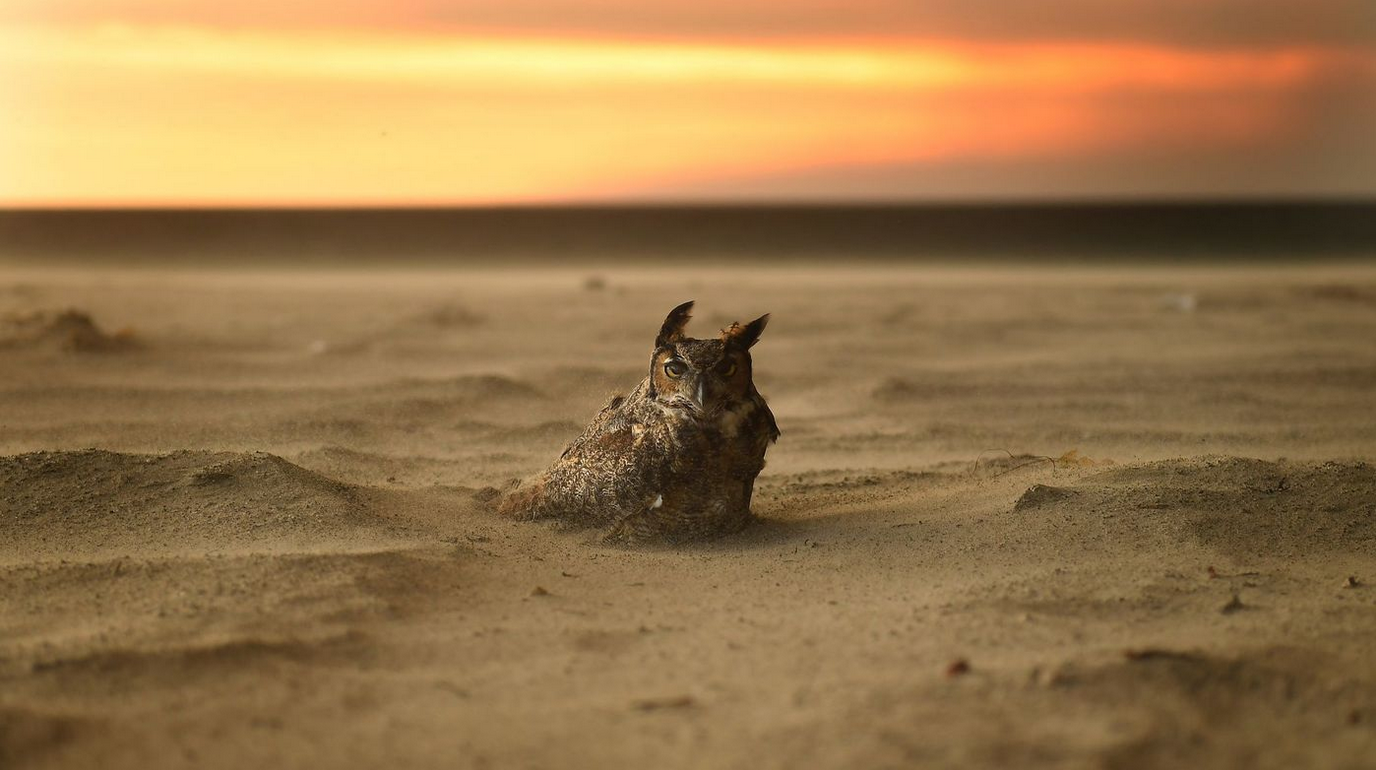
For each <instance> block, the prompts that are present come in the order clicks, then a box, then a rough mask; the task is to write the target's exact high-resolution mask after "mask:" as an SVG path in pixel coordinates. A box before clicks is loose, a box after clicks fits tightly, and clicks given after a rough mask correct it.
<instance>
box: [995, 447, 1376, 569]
mask: <svg viewBox="0 0 1376 770" xmlns="http://www.w3.org/2000/svg"><path fill="white" fill-rule="evenodd" d="M1014 512H1015V513H1023V514H1026V515H1029V516H1042V517H1047V516H1055V515H1056V514H1061V515H1068V516H1070V517H1071V518H1072V519H1074V520H1075V521H1074V522H1073V523H1075V524H1076V525H1079V526H1077V527H1076V528H1075V529H1076V531H1077V532H1078V533H1079V536H1080V537H1082V538H1083V539H1085V540H1098V541H1100V543H1101V544H1106V543H1110V542H1111V543H1114V544H1116V545H1117V546H1125V545H1133V544H1145V540H1144V538H1148V539H1155V540H1156V541H1157V542H1158V543H1159V544H1162V545H1168V544H1169V543H1170V542H1172V541H1174V542H1176V543H1178V542H1180V541H1182V540H1186V541H1187V540H1194V541H1196V542H1198V543H1200V544H1202V545H1204V546H1207V547H1210V548H1213V549H1215V550H1218V551H1220V552H1222V553H1225V554H1228V555H1232V556H1236V557H1241V558H1248V557H1259V556H1271V557H1299V556H1303V555H1308V554H1312V553H1315V552H1345V553H1353V554H1366V555H1376V468H1373V467H1371V466H1369V465H1367V464H1365V463H1351V464H1344V463H1336V462H1326V463H1322V464H1315V463H1290V462H1267V461H1263V460H1251V459H1244V458H1236V457H1226V458H1203V459H1196V460H1168V461H1161V462H1155V463H1150V464H1147V465H1140V466H1132V467H1124V468H1118V469H1115V470H1111V471H1106V472H1103V473H1098V474H1095V475H1093V476H1089V477H1086V478H1084V479H1082V480H1080V481H1079V482H1078V483H1075V484H1074V485H1072V486H1071V487H1069V488H1062V487H1049V486H1044V485H1040V484H1039V485H1036V486H1033V487H1031V488H1029V489H1028V490H1027V491H1026V492H1024V493H1023V495H1022V497H1021V498H1020V499H1019V500H1018V501H1017V503H1016V504H1015V505H1014Z"/></svg>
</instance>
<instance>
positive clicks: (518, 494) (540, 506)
mask: <svg viewBox="0 0 1376 770" xmlns="http://www.w3.org/2000/svg"><path fill="white" fill-rule="evenodd" d="M546 500H547V497H546V495H545V480H544V479H543V478H535V479H531V480H529V481H526V482H520V481H517V482H515V483H514V484H512V485H511V486H510V487H508V488H507V490H506V491H504V492H502V493H501V497H499V498H498V499H497V514H498V515H499V516H505V517H507V518H511V519H542V518H545V517H546V516H548V515H549V514H548V513H546V512H545V509H546V508H548V505H546Z"/></svg>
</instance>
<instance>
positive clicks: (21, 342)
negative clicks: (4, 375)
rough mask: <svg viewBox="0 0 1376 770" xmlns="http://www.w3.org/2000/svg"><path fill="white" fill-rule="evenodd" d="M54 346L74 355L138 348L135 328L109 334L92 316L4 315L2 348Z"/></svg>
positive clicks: (0, 321) (77, 313)
mask: <svg viewBox="0 0 1376 770" xmlns="http://www.w3.org/2000/svg"><path fill="white" fill-rule="evenodd" d="M44 346H53V347H56V348H58V349H60V350H64V351H67V352H71V353H106V352H112V351H118V350H127V349H129V348H133V347H137V346H138V339H137V337H136V336H135V334H134V332H133V330H132V329H128V328H125V329H120V330H119V331H116V332H115V333H113V334H106V333H105V332H104V331H101V329H100V327H99V326H97V325H96V322H95V321H94V320H93V319H92V318H91V315H90V314H89V313H86V312H83V311H81V310H76V309H68V310H62V311H53V310H36V311H33V312H30V313H7V314H5V315H2V316H0V347H44Z"/></svg>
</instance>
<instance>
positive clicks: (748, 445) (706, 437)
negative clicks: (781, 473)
mask: <svg viewBox="0 0 1376 770" xmlns="http://www.w3.org/2000/svg"><path fill="white" fill-rule="evenodd" d="M692 308H693V303H692V302H685V303H684V304H682V305H679V306H678V307H676V308H674V309H673V310H672V311H671V312H670V313H669V316H668V318H666V319H665V320H664V325H663V327H662V328H661V329H660V331H659V336H658V337H657V338H656V339H655V348H654V352H653V353H652V354H651V356H650V373H649V375H648V376H647V377H646V378H645V379H644V380H642V381H641V383H640V384H639V385H637V386H636V387H635V389H634V390H632V391H631V392H630V393H629V394H628V395H619V396H616V397H614V398H612V400H611V401H609V402H608V403H607V405H606V406H604V407H603V408H602V410H601V411H600V412H598V414H597V416H596V417H594V418H593V421H592V423H591V424H590V425H588V427H587V429H585V430H584V431H583V433H582V435H580V436H579V437H578V438H576V439H574V441H573V443H571V444H569V445H568V447H567V448H566V449H565V450H564V453H563V454H562V455H560V457H559V459H558V460H557V461H555V463H554V465H553V466H551V467H550V468H549V469H548V470H546V471H545V472H544V473H541V474H540V475H539V476H537V477H535V478H533V479H531V480H529V481H527V482H525V483H523V484H521V485H519V486H517V487H516V488H515V489H513V490H511V491H510V492H508V493H507V494H506V495H504V496H503V498H502V499H501V501H500V502H499V503H498V510H499V511H500V512H501V513H503V514H505V515H508V516H512V517H516V518H522V519H560V520H563V521H565V522H568V523H575V524H584V525H589V526H605V527H608V534H607V539H608V540H611V541H621V542H644V541H660V542H668V543H676V542H684V541H688V540H696V539H702V538H707V537H712V536H715V535H721V534H725V533H728V532H734V531H736V530H739V529H740V528H742V527H744V526H745V525H746V524H748V523H749V522H750V518H751V514H750V495H751V492H752V491H753V489H754V486H755V477H756V476H758V475H759V473H760V470H761V469H762V468H764V453H765V449H766V447H768V446H769V444H770V443H771V442H773V441H775V440H777V439H778V437H779V428H778V426H777V425H775V423H774V415H773V414H772V413H771V412H770V411H769V406H768V405H767V404H765V401H764V398H763V397H762V396H761V395H760V393H759V391H757V390H756V389H755V383H754V380H753V377H752V371H751V360H750V348H751V346H753V345H754V344H755V343H756V342H757V341H759V338H760V333H761V332H763V331H764V327H765V324H766V323H768V322H769V316H768V315H763V316H761V317H759V318H757V319H755V320H754V321H751V322H750V323H748V324H745V325H744V326H742V325H740V324H732V325H731V326H730V328H728V329H726V330H724V331H723V332H722V333H721V336H720V337H719V338H717V339H711V340H699V339H692V338H689V337H687V336H685V335H684V333H683V329H684V327H685V326H686V325H687V323H688V319H689V317H690V315H689V313H690V311H691V310H692Z"/></svg>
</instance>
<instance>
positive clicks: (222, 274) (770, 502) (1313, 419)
mask: <svg viewBox="0 0 1376 770" xmlns="http://www.w3.org/2000/svg"><path fill="white" fill-rule="evenodd" d="M246 216H247V215H246ZM417 216H420V215H417ZM207 217H209V218H206V219H201V220H195V221H200V222H202V223H205V222H211V221H213V220H214V217H210V216H209V215H207ZM5 221H6V222H7V223H8V224H7V225H6V226H7V227H10V228H11V229H10V230H8V231H7V232H8V233H9V235H10V237H11V241H10V243H11V245H13V244H15V243H18V242H19V241H18V240H14V237H15V236H14V234H15V233H16V232H20V231H23V230H22V228H23V227H30V226H31V225H22V227H20V230H15V229H13V228H14V227H16V225H14V222H15V221H16V220H15V219H13V218H10V219H7V220H5ZM28 221H30V223H32V221H33V220H28ZM69 221H70V220H69ZM92 221H95V220H92ZM150 221H151V220H150ZM329 221H330V222H332V223H334V224H332V225H331V227H323V226H322V227H321V229H320V230H319V232H327V231H329V230H330V229H331V228H333V227H335V226H337V227H338V228H339V230H338V233H349V232H357V231H356V230H351V229H350V227H351V226H350V225H349V223H348V221H347V218H343V217H338V216H336V218H334V219H331V220H329ZM396 221H398V222H400V221H403V220H396ZM460 221H461V220H444V219H443V218H438V219H435V220H433V221H430V222H429V224H427V225H426V227H429V228H432V229H430V230H427V231H426V233H428V234H427V235H425V236H424V237H425V238H442V237H452V238H463V237H467V236H463V235H462V234H459V235H453V236H439V235H435V233H439V232H441V231H442V230H443V229H444V228H445V227H448V226H449V224H446V223H456V222H460ZM646 221H647V222H648V221H650V220H646ZM720 221H722V220H718V222H719V224H718V225H714V226H724V225H720ZM1354 221H1355V220H1354ZM45 226H46V225H45ZM148 226H152V225H148ZM167 226H168V227H174V228H176V227H182V225H176V224H172V225H167ZM641 226H642V227H645V228H649V229H652V228H651V227H650V225H649V224H642V225H641ZM907 226H908V225H904V227H907ZM1261 226H1265V227H1276V226H1277V225H1276V224H1275V222H1271V223H1270V224H1266V223H1264V222H1263V223H1262V225H1261ZM800 227H801V225H800ZM23 232H29V233H31V234H32V233H33V232H38V231H36V230H32V229H30V230H27V231H23ZM96 232H99V231H98V230H97V231H96ZM179 232H183V234H182V235H179V236H177V237H179V238H192V237H194V236H195V233H196V228H194V227H193V228H189V229H186V230H185V231H179ZM608 232H610V231H608ZM637 232H638V234H636V235H634V238H632V239H631V240H630V241H628V242H636V241H635V239H642V240H643V239H645V238H648V237H649V236H648V235H646V232H649V230H642V231H637ZM683 232H687V231H686V230H685V231H683ZM905 232H906V231H905ZM1352 232H1358V235H1357V236H1353V235H1351V232H1349V233H1348V234H1346V235H1343V236H1342V237H1344V238H1347V237H1359V236H1360V232H1359V231H1352ZM338 233H337V234H336V235H334V236H331V237H332V238H343V237H344V236H343V235H339V234H338ZM25 237H37V236H32V235H30V236H25ZM43 237H44V238H50V239H51V238H53V237H56V236H53V235H52V234H51V233H50V234H49V235H45V236H43ZM64 237H68V236H64ZM94 237H95V236H94V235H92V234H91V233H90V232H87V233H85V234H82V233H74V234H70V236H69V240H68V241H67V242H68V243H69V244H79V243H82V242H84V241H83V240H82V239H90V238H94ZM144 237H146V240H145V241H144V242H145V243H154V242H155V241H156V240H157V239H156V238H154V237H153V236H152V235H146V236H144ZM234 237H240V238H247V237H248V236H244V235H242V234H240V235H239V236H234ZM274 237H277V236H274ZM417 237H418V238H420V236H417ZM473 237H477V236H473ZM529 237H530V238H531V239H535V240H538V239H539V238H553V237H554V236H553V235H551V234H550V233H549V232H546V233H544V234H543V235H539V234H536V235H530V236H529ZM597 237H601V238H606V237H610V236H608V235H606V234H605V233H604V234H603V235H600V236H597ZM683 237H685V238H688V237H689V236H683ZM693 237H697V236H693ZM837 237H838V238H839V237H840V236H837ZM855 237H857V238H862V236H859V235H857V236H855ZM1188 237H1189V236H1188V233H1185V234H1181V235H1180V236H1179V238H1182V239H1187V238H1188ZM1335 237H1336V236H1335ZM20 240H22V239H20ZM52 242H53V241H51V240H50V241H49V243H50V244H51V243H52ZM171 242H177V241H176V239H175V238H174V239H173V240H172V241H171ZM338 242H339V241H337V240H335V241H328V243H338ZM745 242H747V243H748V242H749V241H748V238H747V239H746V241H745ZM449 243H451V245H452V241H451V242H449ZM241 245H242V244H241ZM83 248H84V247H83ZM361 248H363V247H360V249H361ZM367 248H368V249H375V248H379V246H378V244H377V243H376V242H371V243H370V244H369V245H368V246H367ZM628 248H629V247H628ZM675 248H676V247H675ZM675 248H669V249H666V250H665V251H663V252H658V254H659V255H660V256H658V257H656V256H655V255H650V256H649V257H648V258H647V259H645V260H644V261H642V262H639V263H636V264H630V263H624V264H622V265H621V266H619V267H617V266H609V267H603V268H598V269H591V268H589V269H571V268H568V269H542V270H537V269H524V268H521V269H516V268H513V269H507V270H501V269H483V270H478V269H424V270H422V269H419V268H416V267H414V266H413V267H411V268H408V269H406V270H387V269H384V268H380V267H377V266H374V267H371V268H369V269H334V270H295V269H282V268H279V269H274V270H249V269H234V268H232V267H227V266H225V265H222V264H221V265H218V266H215V265H211V266H204V265H203V266H202V267H201V269H198V270H173V269H168V268H167V267H166V266H164V267H162V268H158V269H151V268H150V269H143V270H133V271H129V270H116V269H104V268H99V267H90V266H89V265H87V266H86V267H84V268H82V269H71V264H73V263H68V264H67V265H66V266H65V267H57V268H50V267H40V266H33V265H30V266H25V267H17V266H15V267H11V268H9V269H7V270H5V271H4V272H0V372H3V376H2V377H0V765H3V766H4V767H6V768H9V767H71V766H94V765H99V766H102V767H114V768H118V767H146V766H180V765H185V766H191V765H196V766H200V767H226V768H228V767H236V768H237V767H248V766H257V765H264V766H273V767H318V766H345V767H375V766H380V765H381V766H407V767H430V766H435V767H456V766H457V767H513V766H515V767H554V766H557V767H589V768H593V767H609V766H630V765H639V766H646V767H670V768H676V767H741V768H746V767H749V768H756V767H778V768H784V767H798V766H822V767H896V766H904V765H922V766H946V767H955V766H960V767H1111V768H1173V767H1182V766H1189V767H1219V768H1223V767H1238V766H1248V767H1274V768H1290V767H1316V766H1323V767H1346V768H1358V767H1370V766H1371V762H1372V757H1376V657H1374V656H1373V654H1372V649H1373V648H1372V643H1371V639H1372V638H1373V635H1376V468H1374V467H1373V466H1372V465H1371V463H1372V462H1373V461H1376V268H1373V267H1371V266H1370V265H1369V264H1360V263H1353V264H1346V265H1328V266H1317V267H1315V266H1311V267H1299V266H1289V267H1286V266H1263V267H1258V266H1256V265H1247V266H1242V265H1239V266H1234V267H1219V266H1213V267H1192V268H1181V267H1170V268H1164V267H1147V266H1137V267H1131V266H1126V265H1124V264H1121V263H1120V264H1116V265H1115V266H1113V267H1104V266H1086V267H1064V266H1060V267H1055V266H1046V267H1041V268H1031V267H1027V268H1010V267H1001V268H1000V267H992V266H991V267H979V268H955V267H941V268H936V267H926V268H923V267H914V266H899V265H890V266H870V267H863V268H861V267H845V266H843V265H836V266H834V267H832V268H822V267H814V268H811V269H809V270H796V269H787V268H784V267H776V268H767V267H764V268H762V267H757V266H751V265H748V264H746V263H743V262H738V263H736V264H731V265H724V266H716V267H710V268H702V269H694V268H693V267H692V265H691V263H685V262H684V261H683V260H682V259H681V257H682V255H683V254H686V253H688V252H686V251H683V252H680V251H675ZM322 249H323V250H322V251H320V252H318V253H319V254H323V253H326V252H327V251H328V248H325V247H322ZM21 251H22V250H21ZM402 251H405V250H404V249H402ZM78 252H79V250H77V251H73V252H71V253H70V254H68V255H67V256H68V258H71V259H74V258H75V257H74V256H73V255H75V254H77V253H78ZM617 253H618V254H619V256H618V257H617V258H618V259H620V260H623V262H624V260H628V259H630V257H629V256H628V253H629V252H626V251H623V252H617ZM771 253H774V254H776V255H779V254H784V253H785V252H771ZM1354 253H1356V252H1354ZM17 254H18V252H12V253H11V256H12V257H13V262H12V264H17V263H18V262H19V261H22V260H21V257H22V256H23V255H22V254H18V256H16V255H17ZM174 256H175V255H174ZM215 256H216V257H217V258H219V257H221V256H223V253H219V254H217V255H215ZM1368 256H1369V255H1368ZM720 257H721V255H714V256H713V259H718V258H720ZM161 258H167V255H165V254H164V255H163V256H162V257H161ZM186 259H187V260H188V261H194V260H192V259H191V256H190V255H186ZM254 259H262V260H270V255H266V254H259V255H256V256H254ZM687 299H695V300H697V303H698V305H697V308H698V315H697V318H696V319H695V320H694V325H693V326H692V327H691V328H690V331H692V332H695V333H696V334H699V335H706V334H709V333H711V332H712V331H713V330H715V329H717V328H720V327H722V326H724V325H726V324H728V323H729V322H731V321H733V320H737V319H747V318H753V317H755V316H758V315H759V314H761V313H763V312H771V313H772V314H773V319H772V322H771V324H770V326H769V328H768V330H767V332H766V333H765V335H764V338H763V339H762V341H761V342H760V344H759V345H758V347H757V348H756V349H755V367H756V382H757V384H758V385H759V387H760V390H761V391H762V392H763V394H764V395H765V396H766V397H767V398H768V399H769V403H770V405H771V406H772V408H773V411H774V413H775V414H776V415H777V417H778V421H779V426H780V428H781V430H782V433H783V436H782V438H781V439H780V441H779V443H778V444H777V445H776V446H775V447H773V448H772V449H771V450H770V453H769V456H768V461H769V465H768V467H767V468H766V469H765V471H764V473H763V474H762V475H761V477H760V482H759V486H758V488H757V493H756V512H757V513H758V514H759V516H760V518H761V521H760V522H759V523H758V524H757V525H756V526H753V527H752V528H750V529H749V530H747V531H746V532H743V533H741V534H739V535H736V536H732V537H728V538H726V539H723V540H721V541H718V542H714V543H709V544H703V545H699V546H694V547H689V548H685V549H682V550H660V549H648V550H628V549H621V548H610V547H606V546H603V545H601V544H599V543H598V542H596V541H595V539H594V538H593V535H592V534H591V533H583V532H561V531H556V530H552V529H549V528H546V527H544V526H541V525H536V524H528V523H512V522H507V521H504V520H501V519H499V518H497V517H496V516H495V515H494V514H493V513H492V512H491V511H490V510H489V507H488V502H487V501H488V499H489V495H490V490H489V488H490V487H493V486H500V485H503V484H505V483H507V482H508V481H509V480H510V479H512V478H515V477H519V476H523V475H526V474H529V473H532V472H534V471H536V470H538V469H540V468H541V467H542V466H544V465H545V464H546V463H548V462H549V461H550V460H551V459H552V458H554V457H555V456H557V454H558V452H559V451H560V449H561V447H562V446H563V445H564V443H565V442H567V441H568V440H569V439H570V438H572V437H573V436H574V435H576V434H577V433H578V431H579V430H580V429H581V427H582V425H583V424H584V423H585V422H586V420H587V419H588V418H589V417H591V415H592V414H593V413H594V412H595V410H596V409H597V408H598V406H600V405H601V404H602V403H603V402H604V401H605V399H606V398H607V396H608V395H610V394H611V393H613V392H616V391H618V390H625V389H628V388H629V387H631V386H633V385H634V384H635V382H636V381H637V380H638V379H639V378H640V377H641V376H643V373H644V369H645V367H646V365H647V360H648V355H649V352H650V346H651V341H652V339H653V335H654V332H655V331H656V329H657V325H658V323H659V321H660V320H662V318H663V316H664V314H665V312H666V311H667V310H668V309H669V308H670V307H673V306H674V305H676V304H678V303H680V302H682V301H684V300H687Z"/></svg>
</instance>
